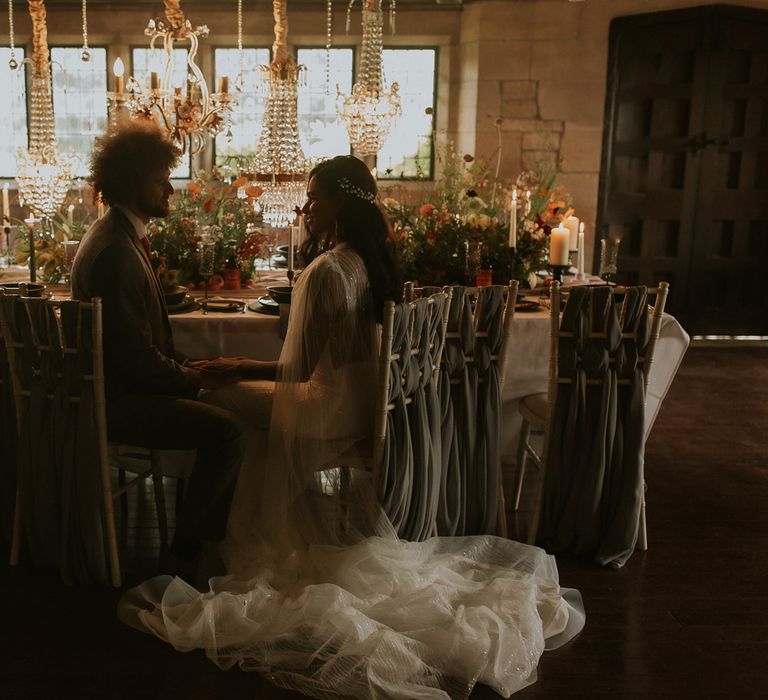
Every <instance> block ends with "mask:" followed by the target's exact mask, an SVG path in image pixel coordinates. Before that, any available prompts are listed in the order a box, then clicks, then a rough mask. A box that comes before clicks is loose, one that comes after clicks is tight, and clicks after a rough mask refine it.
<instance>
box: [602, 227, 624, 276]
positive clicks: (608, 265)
mask: <svg viewBox="0 0 768 700" xmlns="http://www.w3.org/2000/svg"><path fill="white" fill-rule="evenodd" d="M620 243H621V240H619V239H618V238H602V239H601V240H600V277H602V279H603V280H605V281H606V282H609V281H610V280H611V279H612V278H613V276H614V275H615V274H616V272H617V269H618V260H619V245H620Z"/></svg>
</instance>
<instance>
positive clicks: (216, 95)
mask: <svg viewBox="0 0 768 700" xmlns="http://www.w3.org/2000/svg"><path fill="white" fill-rule="evenodd" d="M164 4H165V13H164V15H165V18H164V19H163V18H158V19H150V20H149V23H148V24H147V28H146V29H145V30H144V34H146V35H147V36H148V37H149V47H150V50H151V51H152V52H154V51H155V50H156V49H155V47H156V45H157V44H160V43H161V44H162V51H163V56H164V57H165V64H164V66H162V68H163V71H162V76H161V75H160V72H159V71H152V72H151V73H150V75H149V81H148V82H145V83H142V82H140V81H139V80H137V79H136V78H134V77H129V78H128V80H127V81H126V82H125V84H124V83H123V76H122V61H121V62H120V65H119V66H118V65H116V66H115V90H114V91H113V92H108V93H107V102H108V104H109V111H110V116H111V120H112V123H113V124H114V123H115V122H116V120H117V114H118V112H119V111H120V110H121V109H122V108H125V109H127V110H128V113H129V114H130V116H131V117H132V118H139V119H150V120H152V119H154V120H156V121H157V122H158V123H159V124H160V125H161V126H162V127H163V128H165V129H166V131H167V132H168V134H169V136H170V138H171V139H172V141H173V142H174V143H175V144H176V145H177V146H178V147H179V148H181V150H182V151H187V150H188V151H189V152H190V153H198V152H199V151H201V150H202V149H203V148H204V147H205V145H206V143H207V142H208V137H209V136H215V135H216V134H219V133H221V132H222V131H225V132H226V133H230V130H231V126H232V111H233V109H234V107H235V106H236V104H237V99H236V97H235V95H233V94H232V93H231V92H230V90H229V78H227V77H222V78H220V79H219V85H218V88H219V89H218V91H217V92H211V91H210V90H209V89H208V85H207V83H206V82H205V77H204V76H203V73H202V71H201V70H200V67H199V66H198V65H197V63H196V57H197V52H198V48H199V43H200V39H201V38H205V37H207V36H208V27H207V26H206V25H200V26H197V27H194V28H193V27H192V24H191V23H190V21H189V20H188V19H186V17H185V16H184V12H183V10H182V9H181V6H180V0H164ZM237 7H238V42H239V43H240V42H241V41H242V37H241V34H240V32H241V31H242V19H241V12H242V3H240V2H238V5H237ZM179 42H189V49H188V52H187V73H186V80H185V85H174V84H173V49H174V46H175V45H176V44H178V43H179ZM118 60H119V59H118ZM116 63H117V62H116Z"/></svg>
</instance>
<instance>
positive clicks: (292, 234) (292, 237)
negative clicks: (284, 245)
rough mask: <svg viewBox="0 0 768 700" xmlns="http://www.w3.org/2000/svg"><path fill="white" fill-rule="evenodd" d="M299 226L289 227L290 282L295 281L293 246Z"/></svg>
mask: <svg viewBox="0 0 768 700" xmlns="http://www.w3.org/2000/svg"><path fill="white" fill-rule="evenodd" d="M296 229H298V226H289V227H288V281H289V282H291V281H292V280H293V245H294V241H295V240H296V234H297V233H298V231H297V230H296Z"/></svg>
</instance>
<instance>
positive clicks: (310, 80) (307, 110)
mask: <svg viewBox="0 0 768 700" xmlns="http://www.w3.org/2000/svg"><path fill="white" fill-rule="evenodd" d="M330 58H331V61H330V80H328V81H327V83H328V84H327V85H326V74H325V70H326V51H325V49H299V51H298V61H299V63H300V64H302V65H304V66H306V69H307V81H306V82H307V84H306V86H305V87H300V88H299V133H300V134H301V144H302V146H303V147H304V155H305V156H306V157H307V158H309V159H310V160H311V161H312V162H315V161H318V160H321V159H323V158H330V157H332V156H337V155H341V154H344V153H349V152H350V147H349V138H348V137H347V129H346V127H345V126H344V123H343V122H342V120H341V118H340V117H339V115H338V112H337V109H336V103H337V98H336V89H337V87H338V89H339V90H341V92H342V93H343V94H345V95H349V93H350V91H351V90H352V49H331V56H330ZM326 91H327V93H328V94H326Z"/></svg>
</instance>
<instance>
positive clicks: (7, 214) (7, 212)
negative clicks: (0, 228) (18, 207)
mask: <svg viewBox="0 0 768 700" xmlns="http://www.w3.org/2000/svg"><path fill="white" fill-rule="evenodd" d="M10 222H11V205H10V204H9V203H8V183H7V182H6V183H5V184H4V185H3V224H8V223H10Z"/></svg>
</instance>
